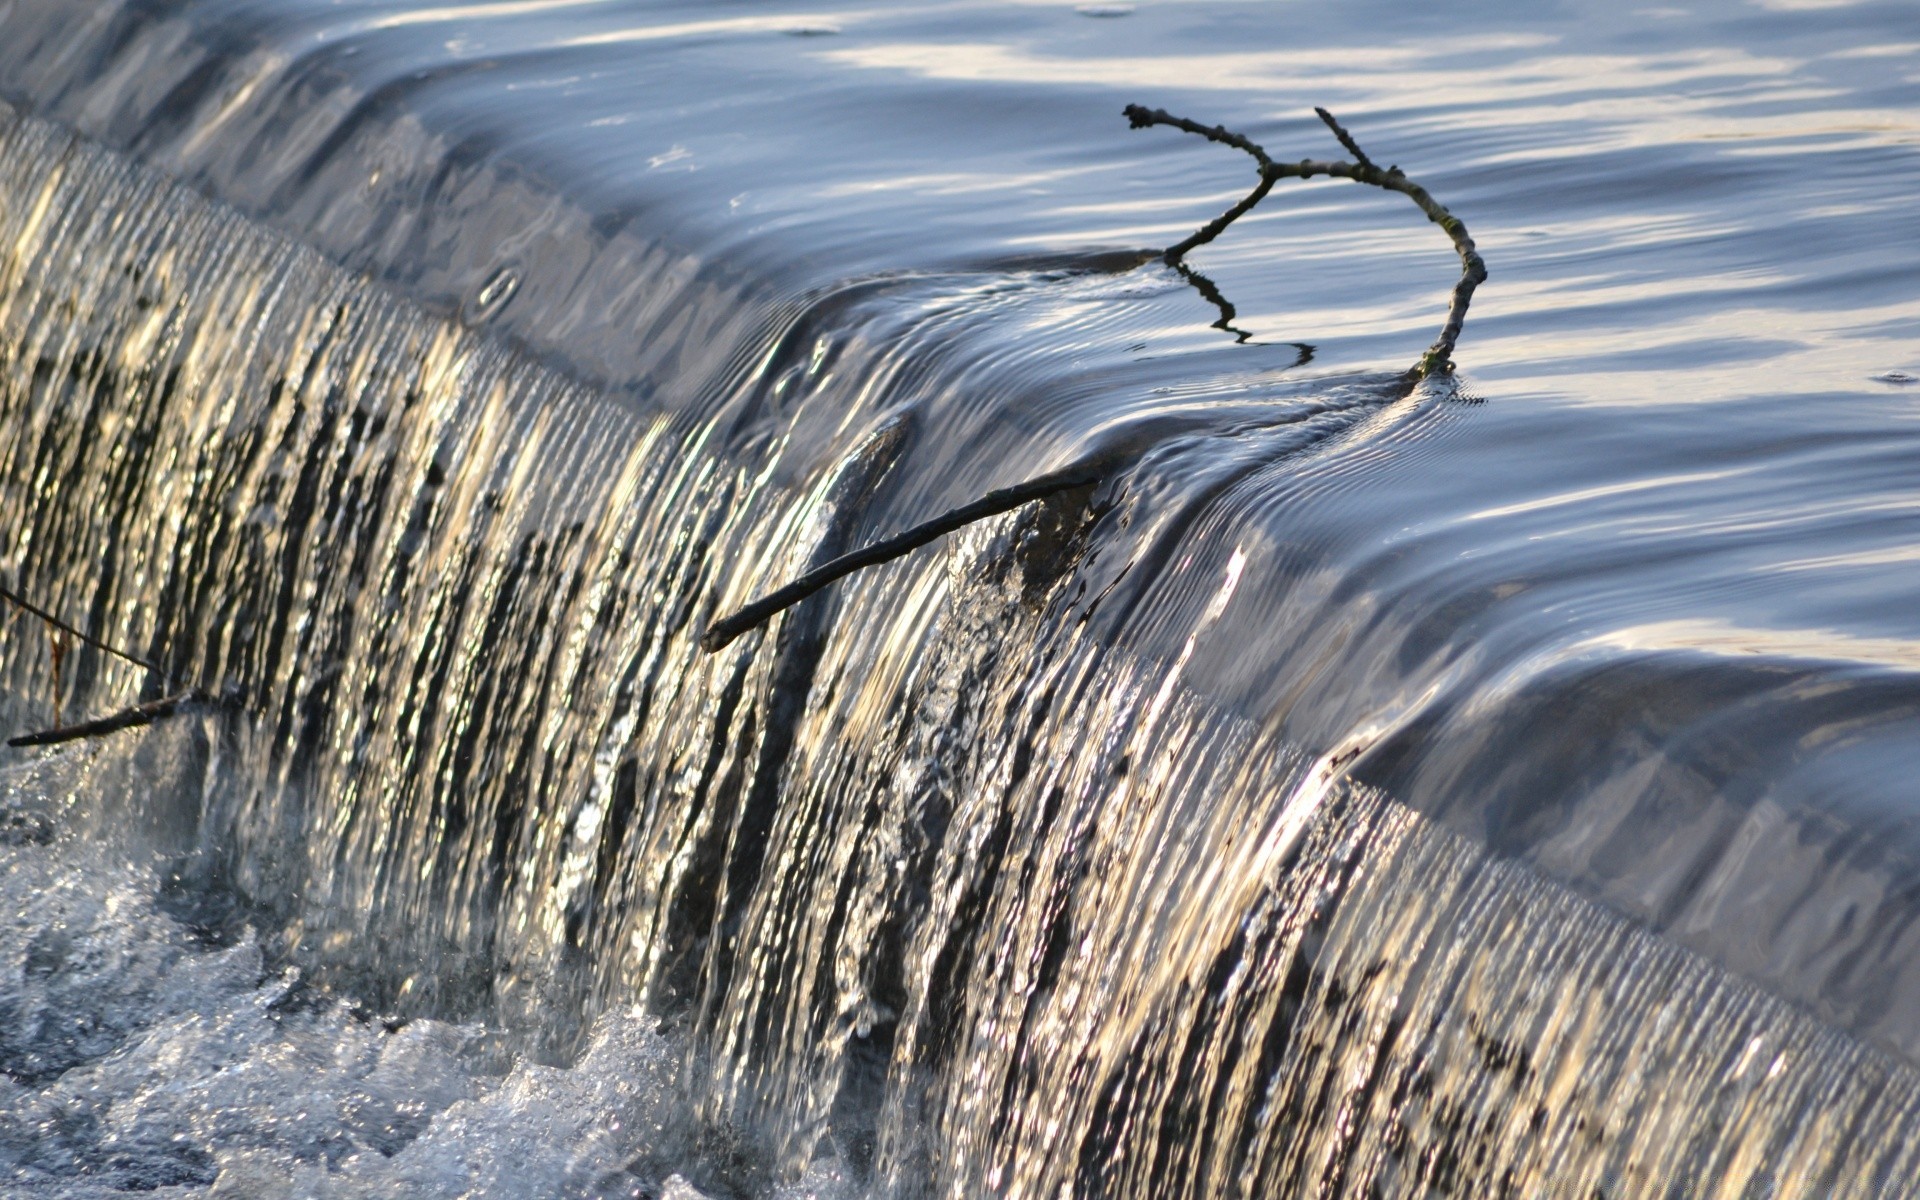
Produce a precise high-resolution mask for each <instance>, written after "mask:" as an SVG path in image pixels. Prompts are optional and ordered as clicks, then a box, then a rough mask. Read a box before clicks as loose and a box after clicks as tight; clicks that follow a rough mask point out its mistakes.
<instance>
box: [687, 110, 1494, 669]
mask: <svg viewBox="0 0 1920 1200" xmlns="http://www.w3.org/2000/svg"><path fill="white" fill-rule="evenodd" d="M1314 111H1315V112H1316V113H1318V114H1320V119H1321V120H1322V121H1325V122H1326V123H1327V128H1329V129H1331V130H1332V131H1333V135H1334V136H1335V137H1336V138H1339V139H1340V144H1341V146H1343V147H1345V148H1346V151H1347V153H1348V154H1351V155H1352V156H1353V159H1354V161H1352V162H1343V161H1329V162H1321V161H1317V160H1314V159H1302V160H1300V161H1299V162H1297V163H1280V162H1275V161H1274V160H1273V159H1272V157H1271V156H1269V155H1268V154H1267V152H1266V150H1265V148H1263V147H1262V146H1261V145H1260V144H1259V143H1257V142H1255V141H1252V140H1251V139H1249V138H1247V137H1246V136H1245V135H1243V134H1238V133H1235V132H1233V131H1232V130H1230V129H1228V128H1226V127H1225V126H1221V125H1202V124H1200V123H1199V122H1198V121H1190V120H1188V119H1187V118H1185V117H1176V116H1174V115H1173V114H1172V113H1169V112H1166V111H1165V110H1163V109H1158V108H1152V109H1150V108H1143V107H1141V106H1140V105H1138V104H1130V105H1128V106H1127V109H1126V114H1127V119H1128V120H1130V121H1131V122H1132V123H1133V127H1134V128H1135V129H1145V128H1147V127H1148V126H1150V125H1171V126H1172V127H1174V128H1175V129H1183V130H1185V131H1186V132H1188V133H1192V134H1197V135H1198V136H1200V137H1203V138H1206V139H1207V140H1208V141H1210V142H1219V143H1220V144H1221V145H1223V146H1231V147H1232V148H1233V149H1235V150H1239V151H1242V152H1244V153H1246V154H1248V155H1251V156H1252V158H1253V160H1254V162H1255V163H1257V164H1258V165H1259V169H1260V181H1259V182H1258V183H1257V184H1256V185H1255V186H1254V189H1253V190H1252V191H1251V192H1248V193H1247V195H1246V197H1245V198H1244V199H1242V200H1241V201H1240V202H1239V203H1237V204H1235V205H1234V206H1233V207H1232V208H1229V209H1228V210H1227V211H1226V212H1224V213H1222V214H1220V215H1219V216H1218V217H1215V218H1214V219H1213V220H1211V221H1209V222H1207V223H1206V224H1205V225H1202V226H1201V227H1200V228H1199V229H1197V230H1195V231H1194V232H1193V233H1192V234H1191V235H1189V236H1188V237H1186V238H1184V239H1182V240H1181V241H1179V242H1176V243H1175V244H1174V245H1172V246H1169V247H1167V249H1166V250H1165V251H1164V252H1163V253H1162V254H1161V256H1160V257H1161V258H1162V259H1163V260H1165V261H1166V263H1167V265H1169V266H1171V267H1174V268H1175V269H1177V270H1179V271H1180V272H1181V273H1182V274H1183V275H1185V276H1186V277H1187V278H1188V279H1189V280H1190V281H1191V282H1193V283H1194V285H1195V286H1196V287H1198V288H1199V289H1200V293H1201V295H1203V296H1206V297H1207V299H1208V300H1210V301H1211V302H1213V303H1214V304H1215V305H1216V306H1218V307H1219V309H1220V312H1221V318H1220V320H1219V321H1218V322H1216V325H1217V326H1218V327H1219V328H1222V329H1226V330H1229V331H1231V332H1234V333H1236V334H1238V335H1239V337H1240V340H1242V341H1245V340H1246V334H1245V333H1243V332H1241V331H1239V330H1235V329H1234V328H1233V326H1232V324H1231V322H1232V320H1233V317H1234V311H1233V306H1232V305H1230V304H1228V303H1227V302H1226V299H1225V297H1223V296H1221V295H1220V292H1219V289H1217V288H1215V287H1214V286H1213V283H1212V281H1211V280H1208V279H1207V278H1206V277H1205V276H1204V275H1200V274H1199V273H1197V272H1194V271H1191V270H1189V269H1188V268H1187V267H1186V266H1185V265H1184V264H1183V262H1182V261H1181V260H1182V259H1184V258H1185V257H1186V255H1187V252H1188V251H1190V250H1192V249H1193V248H1194V247H1196V246H1203V245H1205V244H1206V243H1208V242H1210V241H1212V240H1213V239H1214V238H1216V237H1219V236H1220V234H1221V233H1222V232H1224V231H1225V230H1226V228H1227V226H1229V225H1231V224H1233V223H1234V222H1235V221H1236V220H1238V219H1240V217H1242V216H1244V215H1245V214H1246V213H1247V212H1248V211H1249V210H1250V209H1252V208H1253V206H1254V205H1256V204H1258V203H1260V201H1261V200H1263V199H1265V198H1266V195H1267V193H1268V192H1270V191H1272V190H1273V185H1274V184H1275V183H1277V182H1279V181H1280V180H1282V179H1311V178H1313V177H1314V176H1316V175H1328V176H1333V177H1335V178H1340V179H1351V180H1353V181H1354V182H1356V183H1365V184H1370V185H1372V186H1374V187H1378V188H1385V189H1386V190H1388V191H1390V192H1399V193H1400V194H1401V195H1403V196H1406V197H1408V198H1409V199H1411V200H1412V201H1413V202H1414V203H1415V204H1417V205H1419V206H1420V211H1421V212H1424V213H1425V214H1427V218H1428V219H1429V220H1431V221H1432V222H1433V223H1434V224H1436V225H1438V226H1440V228H1442V229H1444V230H1446V231H1447V236H1448V237H1450V238H1452V239H1453V246H1454V249H1455V250H1456V251H1458V252H1459V255H1460V282H1459V283H1457V284H1455V285H1454V289H1453V302H1452V305H1451V306H1450V307H1449V309H1448V310H1447V323H1446V325H1445V326H1443V327H1442V328H1441V330H1440V337H1439V338H1438V339H1437V340H1436V341H1435V342H1434V343H1433V345H1432V346H1431V347H1429V348H1428V350H1427V352H1426V354H1424V355H1422V356H1421V358H1420V361H1419V362H1418V363H1417V364H1415V365H1414V367H1413V368H1412V369H1411V370H1409V371H1408V375H1409V376H1410V377H1412V378H1415V379H1418V378H1424V377H1426V376H1429V375H1436V374H1447V373H1449V372H1451V371H1452V370H1453V347H1454V344H1455V343H1456V342H1458V341H1459V340H1460V328H1461V326H1462V325H1463V324H1464V323H1465V321H1466V319H1467V304H1468V302H1470V301H1471V300H1472V299H1473V289H1474V288H1475V287H1477V286H1479V285H1480V283H1481V282H1482V281H1483V280H1485V279H1486V277H1487V265H1486V263H1485V262H1483V261H1481V258H1480V253H1479V251H1478V250H1476V249H1474V245H1473V239H1472V238H1471V237H1469V236H1468V235H1467V227H1466V226H1465V225H1464V224H1462V223H1461V221H1460V218H1458V217H1456V216H1454V215H1453V214H1452V213H1450V212H1448V211H1447V210H1446V209H1445V208H1443V207H1442V206H1441V205H1440V203H1439V202H1438V201H1436V200H1435V199H1434V198H1433V197H1432V196H1431V195H1429V194H1428V193H1427V190H1426V189H1425V188H1423V187H1421V186H1420V185H1419V184H1417V183H1415V182H1413V181H1412V180H1411V179H1408V178H1407V177H1406V175H1404V174H1403V173H1402V172H1401V170H1400V168H1399V167H1388V168H1387V169H1386V170H1384V171H1383V170H1381V169H1380V168H1379V167H1378V166H1376V165H1374V162H1373V160H1372V159H1370V158H1368V157H1367V155H1366V152H1365V151H1363V150H1361V149H1360V144H1359V143H1358V142H1356V141H1355V140H1354V138H1353V135H1352V134H1350V133H1348V132H1347V131H1346V129H1345V127H1343V126H1342V125H1341V124H1340V122H1339V121H1337V120H1335V119H1334V117H1333V114H1332V113H1329V112H1328V111H1327V110H1326V109H1324V108H1316V109H1314ZM1300 349H1301V357H1300V361H1301V362H1305V361H1306V360H1307V359H1308V358H1310V357H1311V356H1312V353H1313V351H1312V347H1310V346H1302V347H1301V348H1300ZM1120 465H1121V460H1120V458H1119V457H1115V456H1112V455H1108V456H1105V457H1103V458H1101V459H1099V460H1098V461H1085V462H1082V463H1079V464H1076V465H1075V466H1072V467H1067V468H1064V469H1062V470H1060V471H1056V472H1054V473H1052V474H1049V475H1042V476H1040V477H1039V478H1037V479H1031V480H1028V481H1027V482H1025V483H1019V484H1014V485H1013V486H1011V487H1005V488H1001V489H999V490H998V491H993V492H989V493H987V494H986V495H985V496H982V497H981V498H980V499H978V500H975V501H974V502H973V503H971V504H963V505H961V506H960V507H959V508H955V509H951V510H949V511H947V512H945V513H942V514H941V515H939V516H937V517H935V518H934V519H933V520H931V521H927V522H924V523H923V524H920V525H916V526H914V527H913V528H912V529H909V530H907V531H906V532H905V533H900V534H895V535H894V536H893V537H890V538H887V539H885V540H883V541H879V542H875V543H873V544H872V545H870V546H866V547H863V548H862V549H859V550H855V551H853V552H852V553H850V554H843V555H841V556H840V557H838V558H835V559H833V560H832V561H830V562H827V563H825V564H823V565H821V566H819V567H817V568H815V569H814V570H811V571H808V572H807V573H806V574H804V575H802V576H800V578H798V579H796V580H794V581H793V582H792V583H789V584H787V585H786V586H785V587H782V588H779V589H778V590H776V591H773V592H769V593H768V594H767V595H765V596H762V597H761V598H760V599H758V600H755V601H753V602H752V603H751V604H748V605H747V606H745V607H744V608H741V609H739V610H738V611H736V612H733V613H731V614H729V615H728V616H725V617H722V618H721V619H720V620H718V621H715V622H714V623H713V624H712V625H709V626H708V627H707V631H706V632H705V633H704V634H703V635H701V638H700V647H701V649H703V650H706V651H708V652H709V653H711V652H712V651H715V650H718V649H720V648H721V647H722V646H725V645H727V644H728V643H730V642H732V641H733V640H734V639H735V638H737V637H739V636H740V635H741V634H744V633H746V632H748V631H750V630H753V629H758V628H759V627H760V626H762V625H764V624H766V623H767V622H768V621H769V620H771V619H773V617H775V616H776V615H778V614H779V613H781V612H784V611H785V610H787V609H789V608H791V607H793V606H794V605H796V604H798V603H800V602H801V601H802V600H805V599H806V598H807V597H808V596H811V595H813V594H814V593H815V592H817V591H819V590H820V589H821V588H824V587H826V586H827V585H828V584H830V583H832V582H833V581H835V580H836V579H841V578H843V577H845V576H847V575H851V574H852V573H853V572H855V571H858V570H860V569H861V568H862V567H871V566H876V565H878V564H880V563H884V562H889V561H891V560H893V559H896V558H899V557H900V556H901V555H903V554H906V553H908V552H909V551H912V550H915V549H917V548H919V547H921V546H924V545H926V544H927V543H928V542H931V541H933V540H934V539H935V538H938V537H940V536H942V535H944V534H948V533H952V532H953V531H954V530H956V529H960V528H962V527H964V526H966V525H970V524H972V523H973V522H975V521H979V520H983V519H985V518H987V517H991V516H996V515H998V514H1000V513H1003V512H1007V511H1009V510H1011V509H1015V508H1018V507H1020V506H1021V505H1023V504H1027V503H1029V502H1031V501H1034V500H1038V499H1041V498H1043V497H1046V496H1051V495H1054V494H1056V493H1059V492H1064V491H1069V490H1071V489H1073V488H1076V487H1082V486H1085V485H1087V484H1091V483H1097V482H1099V481H1100V480H1101V479H1103V478H1105V477H1106V475H1107V474H1109V473H1110V472H1112V471H1113V470H1115V469H1117V468H1118V467H1119V466H1120Z"/></svg>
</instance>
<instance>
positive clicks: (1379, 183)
mask: <svg viewBox="0 0 1920 1200" xmlns="http://www.w3.org/2000/svg"><path fill="white" fill-rule="evenodd" d="M1314 111H1315V112H1317V113H1319V114H1320V118H1321V120H1323V121H1325V122H1326V123H1327V127H1328V128H1329V129H1331V130H1333V133H1334V136H1335V137H1337V138H1339V139H1340V144H1341V145H1342V146H1344V147H1345V148H1346V150H1347V152H1348V153H1350V154H1352V155H1353V156H1354V158H1355V159H1357V160H1358V161H1357V162H1323V161H1319V160H1316V159H1310V158H1303V159H1301V160H1300V161H1299V162H1297V163H1280V162H1275V161H1273V159H1272V158H1271V157H1270V156H1269V155H1268V154H1267V152H1266V150H1265V149H1264V148H1262V147H1261V146H1260V145H1259V144H1258V143H1257V142H1254V141H1251V140H1249V139H1248V138H1246V137H1245V136H1243V135H1241V134H1237V133H1234V132H1232V131H1231V130H1229V129H1226V128H1225V127H1223V126H1219V125H1202V124H1200V123H1199V122H1198V121H1190V120H1188V119H1187V118H1185V117H1176V116H1174V115H1173V114H1172V113H1169V112H1167V111H1166V110H1165V109H1159V108H1151V109H1150V108H1145V107H1142V106H1141V105H1138V104H1129V105H1127V107H1126V114H1127V120H1128V121H1129V122H1130V123H1131V124H1132V125H1133V127H1134V128H1135V129H1145V128H1147V127H1149V126H1152V125H1169V126H1172V127H1173V128H1175V129H1181V130H1185V131H1186V132H1188V133H1191V134H1196V135H1198V136H1200V137H1203V138H1206V139H1207V140H1208V141H1210V142H1219V143H1220V144H1222V145H1225V146H1231V147H1233V148H1234V149H1236V150H1240V151H1243V152H1245V153H1247V154H1249V155H1252V156H1253V159H1254V161H1255V162H1256V163H1258V164H1259V167H1260V182H1259V185H1258V186H1256V187H1255V188H1254V189H1253V191H1251V192H1249V193H1248V194H1247V197H1246V199H1244V200H1242V201H1240V203H1238V204H1236V205H1234V206H1233V207H1232V208H1230V209H1228V210H1227V211H1226V212H1225V213H1223V214H1221V215H1220V216H1219V217H1216V218H1214V219H1213V220H1212V221H1209V222H1207V223H1206V224H1205V225H1203V226H1201V227H1200V228H1199V229H1198V230H1197V231H1195V232H1194V233H1193V234H1192V235H1190V236H1189V237H1187V238H1185V239H1184V240H1182V241H1179V242H1176V243H1175V244H1173V245H1172V246H1169V247H1167V249H1166V252H1165V253H1163V254H1162V255H1161V258H1162V259H1164V260H1165V261H1166V262H1167V264H1168V265H1169V266H1177V265H1179V262H1180V260H1181V258H1183V257H1184V256H1185V255H1186V253H1187V252H1188V251H1189V250H1192V249H1193V248H1194V247H1195V246H1201V245H1205V244H1206V243H1207V242H1210V241H1212V240H1213V239H1214V238H1216V237H1218V236H1220V234H1221V232H1222V231H1223V230H1225V229H1226V227H1227V226H1228V225H1231V224H1232V223H1233V222H1234V221H1235V220H1237V219H1238V218H1240V217H1241V216H1243V215H1245V214H1246V212H1247V210H1249V209H1251V208H1252V207H1253V206H1254V205H1256V204H1258V203H1259V202H1260V201H1261V200H1262V199H1264V198H1265V197H1266V194H1267V192H1268V191H1270V190H1271V189H1272V187H1273V185H1274V184H1275V183H1277V182H1278V181H1280V180H1282V179H1312V178H1313V177H1315V176H1316V175H1326V176H1330V177H1332V178H1336V179H1351V180H1353V181H1354V182H1355V183H1364V184H1368V185H1370V186H1372V187H1377V188H1385V189H1386V190H1387V191H1390V192H1399V193H1400V194H1401V195H1403V196H1405V197H1407V198H1408V199H1409V200H1412V201H1413V202H1414V204H1416V205H1418V206H1419V208H1420V211H1421V212H1423V213H1425V214H1426V215H1427V219H1428V220H1430V221H1432V222H1433V223H1434V224H1436V225H1438V226H1440V228H1442V229H1444V230H1446V233H1447V236H1448V237H1449V238H1451V239H1452V240H1453V248H1454V251H1455V252H1456V253H1458V254H1459V256H1460V281H1459V282H1458V283H1456V284H1454V287H1453V299H1452V301H1451V303H1450V304H1449V305H1448V307H1447V320H1446V324H1444V325H1443V326H1441V329H1440V336H1439V337H1438V338H1436V339H1435V340H1434V343H1433V345H1432V346H1430V347H1428V348H1427V352H1426V353H1425V354H1423V355H1421V356H1420V361H1419V362H1418V363H1416V364H1414V366H1413V367H1412V369H1411V370H1410V371H1409V372H1408V374H1409V375H1412V376H1414V377H1416V378H1424V377H1426V376H1429V375H1443V374H1448V373H1450V372H1452V370H1453V348H1454V346H1455V345H1456V344H1457V343H1458V342H1459V340H1460V330H1461V328H1462V326H1464V325H1465V324H1466V320H1467V305H1468V304H1469V303H1471V302H1472V300H1473V291H1474V289H1475V288H1476V287H1478V286H1479V285H1480V284H1482V283H1484V282H1485V281H1486V278H1487V264H1486V262H1485V260H1483V259H1482V258H1481V257H1480V252H1479V250H1478V249H1477V248H1475V246H1474V244H1473V238H1472V237H1470V236H1469V235H1468V233H1467V227H1466V225H1465V223H1463V222H1462V221H1461V220H1460V218H1458V217H1456V216H1454V215H1453V214H1452V213H1450V212H1448V211H1447V210H1446V208H1445V207H1444V206H1442V205H1441V204H1440V202H1439V201H1437V200H1435V199H1434V198H1433V197H1432V196H1431V195H1430V194H1428V192H1427V190H1426V189H1425V188H1423V187H1421V186H1420V185H1419V184H1417V183H1415V182H1413V180H1411V179H1408V178H1407V177H1406V175H1405V174H1404V173H1403V172H1402V171H1401V170H1400V168H1399V167H1389V168H1388V169H1386V170H1384V171H1383V170H1381V169H1380V168H1379V167H1378V166H1376V165H1375V164H1374V162H1373V160H1372V159H1370V158H1368V157H1367V156H1366V154H1365V153H1363V152H1362V151H1361V149H1360V145H1359V143H1358V142H1356V141H1355V140H1354V138H1353V135H1352V134H1350V133H1348V132H1347V131H1346V129H1345V127H1343V126H1342V125H1341V124H1340V122H1339V121H1337V120H1335V119H1334V117H1333V114H1331V113H1329V112H1327V110H1325V109H1323V108H1317V109H1315V110H1314Z"/></svg>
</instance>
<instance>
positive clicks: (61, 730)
mask: <svg viewBox="0 0 1920 1200" xmlns="http://www.w3.org/2000/svg"><path fill="white" fill-rule="evenodd" d="M213 702H214V700H213V697H212V696H210V695H208V694H207V693H206V692H203V691H201V690H200V689H199V688H188V689H187V690H186V691H184V692H181V693H180V694H178V695H175V696H167V697H165V698H164V699H160V700H149V701H147V702H146V703H145V704H136V705H134V706H133V707H131V708H123V709H121V710H120V711H119V712H117V713H111V714H109V715H107V716H104V717H96V718H94V719H93V720H91V721H82V722H80V723H79V724H78V725H66V726H62V725H60V724H59V722H58V721H57V720H56V721H55V723H54V727H53V728H52V729H42V730H40V731H39V732H38V733H23V734H21V735H20V736H19V737H11V738H8V739H7V745H9V746H57V745H59V744H60V743H61V742H75V741H79V740H80V739H81V738H95V737H102V736H104V735H106V734H109V733H114V732H117V731H119V730H122V729H135V728H138V727H139V726H142V725H151V724H153V723H154V722H155V721H162V720H165V719H166V718H168V717H177V716H180V715H182V714H183V713H187V712H191V711H194V710H196V709H199V708H202V707H205V706H207V705H211V704H212V703H213Z"/></svg>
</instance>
